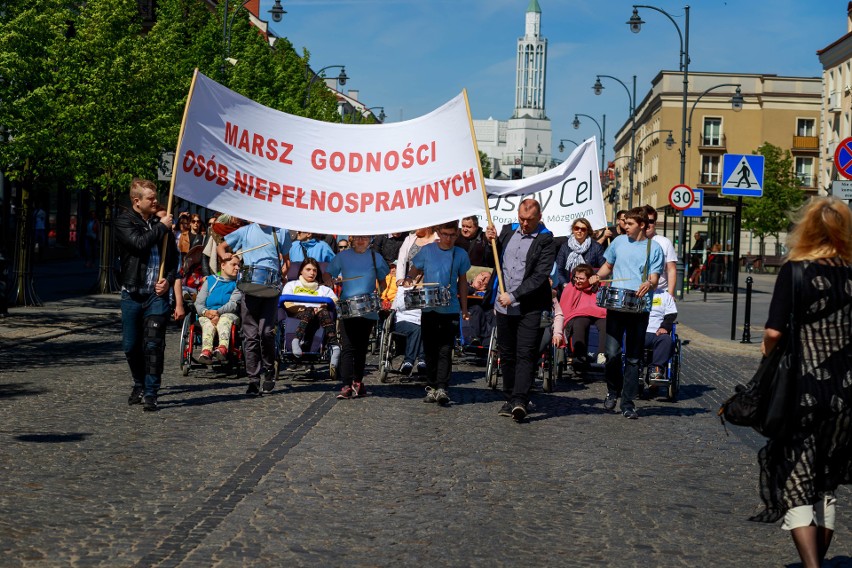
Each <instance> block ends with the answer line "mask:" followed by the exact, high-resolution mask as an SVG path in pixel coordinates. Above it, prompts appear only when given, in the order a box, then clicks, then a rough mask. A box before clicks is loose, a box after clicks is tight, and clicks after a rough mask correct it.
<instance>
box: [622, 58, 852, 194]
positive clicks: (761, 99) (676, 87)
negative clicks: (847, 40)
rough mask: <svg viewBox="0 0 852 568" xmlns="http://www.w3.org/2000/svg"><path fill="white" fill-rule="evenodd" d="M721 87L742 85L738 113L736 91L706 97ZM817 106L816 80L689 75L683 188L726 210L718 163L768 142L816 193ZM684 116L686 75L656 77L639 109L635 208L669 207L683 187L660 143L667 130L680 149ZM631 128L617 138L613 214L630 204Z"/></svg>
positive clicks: (674, 160)
mask: <svg viewBox="0 0 852 568" xmlns="http://www.w3.org/2000/svg"><path fill="white" fill-rule="evenodd" d="M850 45H852V44H850ZM726 83H727V84H731V85H737V84H739V85H741V92H742V96H743V99H744V104H743V106H742V110H740V111H735V110H734V109H733V108H732V105H731V98H732V96H733V95H734V94H735V89H736V87H735V86H731V87H721V88H718V89H713V90H711V91H708V89H711V88H712V87H715V86H717V85H721V84H726ZM699 97H701V98H700V100H698V99H699ZM821 100H822V85H821V80H820V79H819V78H818V77H782V76H778V75H766V74H746V73H742V74H737V73H709V72H690V74H689V89H688V95H687V101H688V107H687V108H688V110H687V117H690V116H691V122H690V124H689V125H688V127H689V130H688V131H687V143H688V146H687V147H686V168H685V180H684V183H686V185H689V186H690V187H693V188H701V189H703V190H704V196H705V200H704V203H705V209H706V208H707V207H711V208H712V207H714V206H719V207H726V206H727V207H730V206H731V205H732V204H733V202H732V201H731V200H730V199H726V198H724V197H722V196H721V186H722V179H721V177H722V156H723V155H724V154H752V153H754V152H756V150H757V148H758V147H760V146H761V145H762V144H763V143H764V142H769V143H770V144H773V145H775V146H778V147H780V148H781V149H782V150H789V151H790V153H791V156H792V158H793V162H794V167H795V171H796V173H797V174H798V175H799V178H800V180H801V181H802V189H803V191H805V192H807V193H809V194H816V193H817V190H818V187H821V184H818V183H817V182H818V180H817V179H816V174H817V172H818V171H819V161H820V147H819V128H820V114H821V108H820V107H821ZM696 101H698V102H697V104H696ZM682 112H683V75H682V74H681V73H680V72H679V71H661V72H660V73H659V74H658V75H657V76H656V77H654V79H653V81H652V82H651V90H650V92H648V94H647V95H646V96H645V98H644V99H642V100H641V101H639V103H638V104H637V117H636V142H637V146H636V161H635V164H636V166H635V167H636V170H635V173H634V188H633V204H634V205H639V204H644V203H650V204H651V205H653V206H654V207H656V208H658V209H663V210H665V209H667V208H669V206H668V195H669V191H670V190H671V188H672V187H674V186H675V185H677V184H678V183H680V153H679V152H678V151H677V150H676V149H671V150H669V149H667V148H666V146H665V144H663V143H662V142H663V141H664V140H665V139H666V137H667V136H668V130H671V131H672V135H673V136H674V138H675V140H676V142H677V144H676V145H675V148H677V147H679V146H680V136H681V125H682ZM630 127H631V124H630V121H629V120H628V121H627V122H625V123H624V125H622V126H621V128H620V129H619V131H618V132H617V133H616V137H615V147H614V151H615V159H614V160H613V162H614V172H613V173H614V182H615V183H616V184H617V185H618V187H619V188H620V191H619V198H618V200H617V201H616V203H615V204H614V207H615V208H616V209H625V208H626V207H627V203H628V195H629V188H628V185H629V182H628V179H629V178H628V174H629V169H628V168H629V164H630ZM656 131H662V132H656ZM640 141H641V144H640Z"/></svg>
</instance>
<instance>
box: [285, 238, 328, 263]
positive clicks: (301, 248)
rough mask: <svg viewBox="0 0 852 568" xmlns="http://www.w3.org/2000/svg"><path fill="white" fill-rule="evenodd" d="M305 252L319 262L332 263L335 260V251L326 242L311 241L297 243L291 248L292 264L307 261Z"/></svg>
mask: <svg viewBox="0 0 852 568" xmlns="http://www.w3.org/2000/svg"><path fill="white" fill-rule="evenodd" d="M305 252H307V253H308V256H309V257H311V258H313V259H314V260H316V261H317V262H330V261H331V259H332V258H334V251H333V250H331V247H330V246H328V243H327V242H325V241H317V240H315V239H311V240H309V241H295V242H294V243H293V244H292V246H290V262H302V261H303V260H305Z"/></svg>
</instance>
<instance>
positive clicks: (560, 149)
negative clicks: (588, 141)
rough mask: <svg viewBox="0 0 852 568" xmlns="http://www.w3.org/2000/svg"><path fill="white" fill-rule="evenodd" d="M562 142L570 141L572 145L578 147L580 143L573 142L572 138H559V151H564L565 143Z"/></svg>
mask: <svg viewBox="0 0 852 568" xmlns="http://www.w3.org/2000/svg"><path fill="white" fill-rule="evenodd" d="M564 142H570V143H571V144H573V145H574V146H576V147H577V148H579V147H580V145H579V144H578V143H576V142H574V141H573V140H569V139H568V138H560V140H559V151H560V152H564V151H565V144H564Z"/></svg>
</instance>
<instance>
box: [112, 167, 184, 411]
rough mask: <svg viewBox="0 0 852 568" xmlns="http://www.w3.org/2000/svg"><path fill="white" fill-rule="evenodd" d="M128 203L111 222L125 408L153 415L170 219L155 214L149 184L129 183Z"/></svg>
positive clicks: (172, 256)
mask: <svg viewBox="0 0 852 568" xmlns="http://www.w3.org/2000/svg"><path fill="white" fill-rule="evenodd" d="M130 203H131V208H130V209H126V210H124V211H122V212H121V213H120V214H119V215H118V216H117V217H116V220H115V231H116V238H117V240H118V254H119V256H120V259H121V325H122V346H123V348H124V354H125V356H126V357H127V363H128V365H130V374H131V376H132V378H133V390H132V391H131V392H130V398H128V399H127V403H128V404H139V403H142V408H143V410H147V411H154V410H157V408H158V407H157V392H158V391H159V389H160V383H161V378H162V374H163V362H164V358H165V348H166V324H167V322H168V319H169V314H170V312H171V306H170V302H169V290H171V289H172V286H173V285H174V281H175V276H176V272H177V263H178V254H177V246H176V245H175V239H174V237H173V236H172V225H173V220H172V216H171V215H167V214H166V213H165V211H159V212H158V210H160V207H159V203H157V186H156V185H155V184H154V182H152V181H149V180H144V179H138V178H137V179H134V180H133V181H132V182H131V183H130ZM164 257H165V270H164V272H163V276H162V277H161V276H160V264H161V261H162V260H163V258H164Z"/></svg>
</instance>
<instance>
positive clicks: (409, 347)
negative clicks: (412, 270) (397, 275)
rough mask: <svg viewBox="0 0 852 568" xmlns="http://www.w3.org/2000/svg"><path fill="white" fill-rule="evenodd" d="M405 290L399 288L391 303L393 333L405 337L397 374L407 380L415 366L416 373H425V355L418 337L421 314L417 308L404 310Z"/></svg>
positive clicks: (421, 341)
mask: <svg viewBox="0 0 852 568" xmlns="http://www.w3.org/2000/svg"><path fill="white" fill-rule="evenodd" d="M408 289H410V288H408ZM405 290H406V289H404V288H399V290H398V292H397V294H396V297H395V298H394V301H393V309H394V311H395V314H394V318H395V320H394V322H393V332H394V333H398V334H400V335H403V336H405V355H404V357H403V360H402V365H400V367H399V372H400V373H401V374H402V376H403V377H405V378H408V377H409V376H411V373H412V371H414V368H415V365H416V366H417V372H418V373H421V374H423V373H426V355H425V353H424V352H423V340H422V339H421V337H420V331H421V330H420V319H421V317H422V313H423V312H422V311H421V310H420V309H419V308H415V309H412V310H406V309H405Z"/></svg>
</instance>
